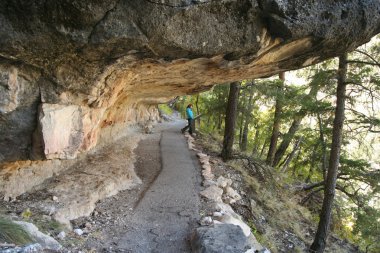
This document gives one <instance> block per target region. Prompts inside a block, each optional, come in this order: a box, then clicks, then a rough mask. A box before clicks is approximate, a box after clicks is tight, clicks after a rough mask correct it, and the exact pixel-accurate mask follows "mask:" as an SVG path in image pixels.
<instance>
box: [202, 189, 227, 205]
mask: <svg viewBox="0 0 380 253" xmlns="http://www.w3.org/2000/svg"><path fill="white" fill-rule="evenodd" d="M200 194H201V195H202V196H203V197H206V198H208V199H210V200H213V201H215V202H222V194H223V190H222V189H220V188H219V187H218V186H216V185H211V186H209V187H208V188H206V189H205V190H203V191H201V192H200Z"/></svg>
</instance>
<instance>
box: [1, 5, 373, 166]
mask: <svg viewBox="0 0 380 253" xmlns="http://www.w3.org/2000/svg"><path fill="white" fill-rule="evenodd" d="M379 31H380V2H379V1H378V0H347V1H329V0H322V1H317V2H316V1H306V0H286V1H279V0H239V1H211V0H210V1H207V0H204V1H188V0H165V1H141V0H129V1H126V0H125V1H116V0H106V1H76V0H60V1H49V2H43V1H42V2H41V1H36V0H31V1H12V0H5V1H1V2H0V131H1V134H0V162H4V161H16V160H27V159H57V158H59V159H71V158H75V157H76V156H77V154H79V153H80V152H84V151H88V150H89V149H91V148H94V147H95V146H98V145H103V144H104V143H106V142H109V141H112V140H114V139H115V138H116V137H117V136H119V135H120V134H122V133H123V130H124V129H125V127H126V126H127V125H131V124H138V123H141V124H144V123H145V122H147V121H154V120H156V119H157V115H158V112H157V110H156V108H155V106H154V105H155V104H156V103H158V102H163V101H166V100H168V99H169V98H172V97H173V96H176V95H182V94H189V93H195V92H199V91H202V90H206V89H209V88H211V87H212V86H213V85H214V84H217V83H224V82H227V81H234V80H242V79H246V78H257V77H263V76H270V75H273V74H276V73H279V72H282V71H286V70H289V69H295V68H300V67H304V66H307V65H310V64H314V63H316V62H320V61H322V60H324V59H326V58H329V57H333V56H336V55H339V54H340V53H342V52H344V51H346V50H352V49H354V48H356V47H357V46H359V45H361V44H363V43H365V42H367V41H368V40H369V39H370V38H371V37H372V36H374V35H375V34H377V33H378V32H379Z"/></svg>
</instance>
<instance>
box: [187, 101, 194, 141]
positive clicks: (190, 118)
mask: <svg viewBox="0 0 380 253" xmlns="http://www.w3.org/2000/svg"><path fill="white" fill-rule="evenodd" d="M192 107H193V105H192V104H189V105H188V106H187V107H186V118H187V122H188V125H187V127H188V128H189V133H190V134H193V128H192V127H191V126H192V122H193V120H194V114H193V110H192Z"/></svg>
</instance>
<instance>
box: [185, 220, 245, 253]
mask: <svg viewBox="0 0 380 253" xmlns="http://www.w3.org/2000/svg"><path fill="white" fill-rule="evenodd" d="M190 243H191V248H192V252H194V253H220V252H223V253H242V252H245V251H246V250H248V249H249V248H250V245H249V243H248V240H247V237H246V236H245V235H244V233H243V231H242V230H241V228H240V227H239V226H235V225H231V224H220V225H212V226H208V227H200V228H197V229H195V231H194V232H193V234H192V237H191V241H190Z"/></svg>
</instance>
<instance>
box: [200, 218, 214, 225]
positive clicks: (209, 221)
mask: <svg viewBox="0 0 380 253" xmlns="http://www.w3.org/2000/svg"><path fill="white" fill-rule="evenodd" d="M211 224H212V218H211V217H210V216H206V217H203V218H202V219H201V225H202V226H208V225H211Z"/></svg>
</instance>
